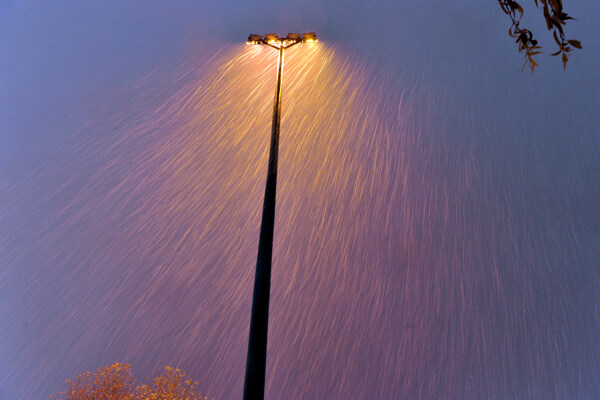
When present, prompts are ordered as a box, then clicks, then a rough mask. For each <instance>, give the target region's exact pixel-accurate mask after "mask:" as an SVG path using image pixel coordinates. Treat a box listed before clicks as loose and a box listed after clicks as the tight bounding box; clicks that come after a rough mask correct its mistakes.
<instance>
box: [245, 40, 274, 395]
mask: <svg viewBox="0 0 600 400" xmlns="http://www.w3.org/2000/svg"><path fill="white" fill-rule="evenodd" d="M283 50H284V46H283V44H281V46H280V47H279V64H278V66H277V90H276V92H275V104H274V105H273V122H272V127H271V150H270V153H269V170H268V172H267V185H266V188H265V201H264V204H263V213H262V223H261V226H260V239H259V241H258V257H257V259H256V275H255V277H254V294H253V295H252V314H251V316H250V338H249V340H248V358H247V359H246V377H245V381H244V400H262V399H264V396H265V371H266V367H267V333H268V328H269V296H270V292H271V257H272V255H273V230H274V226H275V192H276V186H277V158H278V155H279V123H280V120H281V118H280V113H281V75H282V71H283Z"/></svg>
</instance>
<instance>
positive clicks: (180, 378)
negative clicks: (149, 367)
mask: <svg viewBox="0 0 600 400" xmlns="http://www.w3.org/2000/svg"><path fill="white" fill-rule="evenodd" d="M67 385H68V388H67V390H66V391H65V392H60V394H59V396H60V397H59V398H58V399H57V400H207V399H208V397H204V396H202V394H200V393H199V392H198V389H197V385H198V382H192V380H190V379H186V376H185V374H184V373H183V372H181V371H180V370H179V369H174V368H171V367H164V368H163V369H162V370H160V371H159V374H158V375H157V376H155V377H154V378H153V380H152V383H151V384H149V385H140V386H137V387H136V386H135V380H134V379H133V374H132V373H131V366H130V365H129V364H119V363H115V364H113V365H110V366H108V365H107V366H105V367H104V368H99V369H98V370H97V371H96V373H94V374H92V373H91V372H85V373H83V374H80V375H79V376H77V378H75V379H74V380H67ZM50 397H51V398H55V397H54V396H50Z"/></svg>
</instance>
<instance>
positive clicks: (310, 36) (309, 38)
mask: <svg viewBox="0 0 600 400" xmlns="http://www.w3.org/2000/svg"><path fill="white" fill-rule="evenodd" d="M302 42H304V43H315V42H317V34H316V33H314V32H307V33H305V34H303V35H302Z"/></svg>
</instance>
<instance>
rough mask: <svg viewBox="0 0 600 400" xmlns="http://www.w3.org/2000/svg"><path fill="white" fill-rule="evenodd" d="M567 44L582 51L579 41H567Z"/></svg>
mask: <svg viewBox="0 0 600 400" xmlns="http://www.w3.org/2000/svg"><path fill="white" fill-rule="evenodd" d="M567 42H569V44H570V45H571V46H573V47H576V48H578V49H581V42H580V41H579V40H574V39H572V40H567Z"/></svg>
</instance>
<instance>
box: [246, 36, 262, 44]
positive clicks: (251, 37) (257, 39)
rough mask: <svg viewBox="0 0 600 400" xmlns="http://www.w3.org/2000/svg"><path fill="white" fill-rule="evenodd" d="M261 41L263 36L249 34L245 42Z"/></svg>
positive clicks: (256, 42)
mask: <svg viewBox="0 0 600 400" xmlns="http://www.w3.org/2000/svg"><path fill="white" fill-rule="evenodd" d="M262 43H263V37H262V36H260V35H250V36H248V41H247V42H246V44H262Z"/></svg>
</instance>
